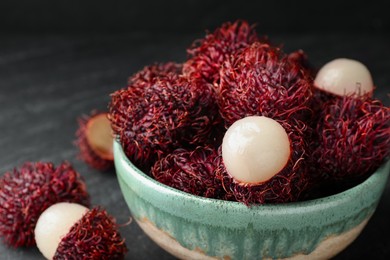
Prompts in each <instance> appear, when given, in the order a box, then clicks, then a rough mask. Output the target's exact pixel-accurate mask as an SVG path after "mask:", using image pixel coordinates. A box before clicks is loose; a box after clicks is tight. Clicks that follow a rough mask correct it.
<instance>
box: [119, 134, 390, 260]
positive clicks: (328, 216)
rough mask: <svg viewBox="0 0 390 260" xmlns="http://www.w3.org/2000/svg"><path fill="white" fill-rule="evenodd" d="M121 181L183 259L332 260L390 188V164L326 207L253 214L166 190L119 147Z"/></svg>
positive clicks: (313, 204) (153, 231)
mask: <svg viewBox="0 0 390 260" xmlns="http://www.w3.org/2000/svg"><path fill="white" fill-rule="evenodd" d="M114 158H115V168H116V171H117V176H118V181H119V184H120V187H121V190H122V193H123V195H124V198H125V200H126V203H127V204H128V206H129V208H130V211H131V213H132V215H133V218H134V219H135V220H136V222H137V223H138V224H139V226H140V227H141V228H142V229H143V230H144V232H145V233H146V234H147V235H148V236H149V237H150V238H151V239H152V240H154V241H155V242H156V243H157V244H158V245H159V246H161V247H162V248H164V249H165V250H166V251H168V252H169V253H171V254H172V255H174V256H176V257H178V258H181V259H284V258H288V259H329V258H331V257H333V256H335V255H336V254H337V253H339V252H340V251H342V250H343V249H344V248H346V247H347V246H348V245H349V244H350V243H352V241H353V240H354V239H355V238H356V237H357V236H358V235H359V234H360V232H361V231H362V230H363V228H364V227H365V225H366V224H367V222H368V220H369V219H370V217H371V216H372V215H373V213H374V211H375V209H376V207H377V205H378V202H379V200H380V197H381V195H382V193H383V190H384V188H385V185H386V182H387V178H388V174H389V168H390V161H389V162H387V163H386V164H385V165H383V166H382V167H381V168H380V169H379V170H378V171H377V172H376V173H375V174H373V175H372V176H370V177H369V178H368V179H367V180H366V181H364V182H363V183H361V184H359V185H357V186H355V187H353V188H351V189H349V190H347V191H344V192H342V193H339V194H336V195H332V196H329V197H324V198H320V199H315V200H310V201H304V202H297V203H286V204H278V205H259V206H253V207H247V206H245V205H244V204H242V203H238V202H230V201H222V200H216V199H208V198H203V197H199V196H194V195H191V194H188V193H185V192H181V191H178V190H176V189H173V188H171V187H168V186H166V185H164V184H161V183H159V182H157V181H155V180H154V179H152V178H151V177H149V176H147V175H146V174H144V173H143V172H141V171H140V170H139V169H137V168H136V167H135V166H134V165H133V164H132V163H131V162H130V161H129V160H128V159H127V157H126V155H125V154H124V152H123V150H122V148H121V145H120V144H119V143H118V142H117V141H115V142H114Z"/></svg>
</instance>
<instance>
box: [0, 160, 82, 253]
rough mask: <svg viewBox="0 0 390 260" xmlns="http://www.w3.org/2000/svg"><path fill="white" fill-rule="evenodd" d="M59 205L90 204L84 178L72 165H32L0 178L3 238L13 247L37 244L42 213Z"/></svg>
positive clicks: (0, 223)
mask: <svg viewBox="0 0 390 260" xmlns="http://www.w3.org/2000/svg"><path fill="white" fill-rule="evenodd" d="M57 202H75V203H79V204H82V205H89V195H88V193H87V191H86V185H85V183H84V180H83V179H82V177H81V176H80V175H79V174H78V173H77V172H76V171H75V170H74V169H73V167H72V166H71V165H70V164H69V163H68V162H64V163H62V164H60V165H59V166H58V167H55V166H54V165H53V164H52V163H48V162H36V163H32V162H28V163H25V164H23V166H22V167H20V168H19V169H16V168H15V169H14V170H13V171H10V172H6V173H5V174H4V175H3V176H2V177H1V179H0V235H1V236H2V237H3V239H4V241H5V243H6V244H8V245H9V246H12V247H20V246H31V245H34V244H35V239H34V228H35V225H36V222H37V220H38V217H39V216H40V214H41V213H42V212H43V211H44V210H45V209H46V208H48V207H49V206H51V205H53V204H55V203H57Z"/></svg>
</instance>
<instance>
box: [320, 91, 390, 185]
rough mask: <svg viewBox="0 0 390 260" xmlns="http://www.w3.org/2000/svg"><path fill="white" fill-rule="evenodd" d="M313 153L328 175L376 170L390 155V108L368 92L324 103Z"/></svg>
mask: <svg viewBox="0 0 390 260" xmlns="http://www.w3.org/2000/svg"><path fill="white" fill-rule="evenodd" d="M316 132H317V135H318V146H317V148H316V149H315V151H314V153H313V158H314V159H315V160H316V168H317V169H320V170H321V172H322V174H323V175H324V177H325V178H330V179H333V180H343V179H355V178H359V177H364V176H368V175H369V174H371V173H373V172H374V171H375V170H376V169H377V168H378V167H379V166H380V165H381V164H382V163H383V162H384V160H385V159H386V158H387V157H388V156H389V155H390V109H389V108H388V107H385V106H383V104H382V103H381V102H380V101H379V100H374V99H371V98H370V93H368V94H367V95H364V96H361V97H356V96H354V95H349V96H345V97H342V98H335V99H331V100H329V101H328V102H327V103H325V105H324V107H323V109H322V112H321V114H320V117H319V120H318V123H317V129H316Z"/></svg>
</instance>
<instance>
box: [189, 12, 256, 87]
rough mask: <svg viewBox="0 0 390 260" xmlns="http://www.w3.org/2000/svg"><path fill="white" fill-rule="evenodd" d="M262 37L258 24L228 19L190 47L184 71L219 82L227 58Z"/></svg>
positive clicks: (213, 82) (214, 83)
mask: <svg viewBox="0 0 390 260" xmlns="http://www.w3.org/2000/svg"><path fill="white" fill-rule="evenodd" d="M258 40H259V39H258V36H257V33H256V31H255V29H254V25H250V24H249V23H248V22H247V21H242V20H237V21H235V22H234V23H231V22H226V23H224V24H222V26H221V27H219V28H217V29H216V30H215V31H214V32H213V33H207V35H206V36H205V37H204V38H203V39H199V40H196V41H195V42H194V43H193V44H192V46H191V47H190V48H188V49H187V53H188V55H189V59H188V60H187V61H186V62H185V63H184V65H183V73H184V75H186V76H188V77H191V78H197V79H201V80H204V81H205V82H208V83H211V84H213V85H215V86H217V85H218V83H219V77H220V76H219V70H220V68H221V66H222V64H223V63H224V62H225V60H227V59H228V58H229V57H230V55H231V54H232V53H234V52H235V51H237V50H240V49H242V48H244V47H246V46H248V45H250V44H251V43H253V42H255V41H258Z"/></svg>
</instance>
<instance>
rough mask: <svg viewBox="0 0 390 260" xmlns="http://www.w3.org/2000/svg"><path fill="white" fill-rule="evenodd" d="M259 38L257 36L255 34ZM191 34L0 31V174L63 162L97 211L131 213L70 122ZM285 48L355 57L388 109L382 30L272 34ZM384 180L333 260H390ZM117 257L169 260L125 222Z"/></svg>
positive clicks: (174, 55)
mask: <svg viewBox="0 0 390 260" xmlns="http://www.w3.org/2000/svg"><path fill="white" fill-rule="evenodd" d="M259 32H260V30H259ZM200 35H202V34H197V35H190V34H188V35H183V34H174V33H172V34H148V33H137V34H135V33H134V34H124V33H123V34H114V33H113V34H1V35H0V145H1V149H0V174H3V173H4V172H5V171H7V170H10V169H12V168H14V167H17V166H19V165H21V164H22V163H23V162H25V161H39V160H41V161H52V162H54V163H56V164H58V163H60V162H61V161H63V160H68V161H70V162H71V163H72V164H73V165H74V166H75V168H76V170H78V171H79V172H80V173H81V174H82V175H83V176H84V178H85V179H86V183H87V185H88V189H89V192H90V194H91V197H92V204H93V205H98V204H99V205H102V206H104V207H105V208H106V209H107V210H108V211H109V212H110V213H111V214H112V215H114V216H115V217H116V218H117V221H118V222H119V223H126V222H127V221H128V220H129V217H130V213H129V211H128V209H127V207H126V204H125V201H124V199H123V197H122V194H121V192H120V190H119V185H118V182H117V179H116V175H115V171H113V170H112V171H109V172H99V171H96V170H93V169H90V168H89V167H88V166H87V165H86V164H84V163H83V162H81V161H79V160H78V159H77V153H78V150H77V148H76V147H75V146H74V145H73V141H74V133H75V131H76V129H77V127H78V126H77V120H76V119H77V117H79V116H80V115H82V114H87V113H89V112H90V111H91V110H92V109H99V110H105V109H106V108H107V104H108V101H109V94H110V93H112V92H113V91H115V90H117V89H119V88H121V87H123V86H125V84H126V81H127V77H128V76H130V75H131V74H132V73H134V72H136V71H137V70H139V69H141V68H142V67H143V66H144V65H147V64H150V63H153V62H156V61H161V62H163V61H169V60H173V61H178V62H180V61H183V60H184V59H185V57H186V53H185V48H186V47H187V46H189V45H190V43H191V42H192V40H193V39H195V38H196V37H199V36H200ZM269 37H270V39H271V40H272V41H274V42H276V43H284V46H285V49H286V50H288V51H292V50H296V49H303V50H305V51H306V52H307V54H308V55H309V58H310V59H311V61H312V63H313V64H314V65H315V66H321V65H323V64H324V63H326V62H327V61H329V60H331V59H334V58H337V57H348V58H354V59H357V60H360V61H361V62H363V63H364V64H366V65H367V67H368V68H369V69H370V70H371V72H372V75H373V79H374V83H375V84H376V86H377V90H376V94H375V96H376V97H377V98H379V99H381V100H383V102H384V103H385V104H386V105H387V106H389V105H390V99H389V97H388V95H387V93H389V92H390V77H389V69H390V49H389V47H388V46H390V34H385V35H384V34H323V33H322V34H275V35H271V34H270V35H269ZM389 204H390V183H389V182H388V183H387V186H386V190H385V192H384V194H383V197H382V200H381V202H380V204H379V206H378V208H377V211H376V212H375V214H374V215H373V217H372V219H371V220H370V222H369V223H368V225H367V227H366V228H365V229H364V230H363V232H362V234H361V235H360V236H359V237H358V239H357V240H356V241H355V242H354V243H353V244H352V245H351V246H350V247H349V248H348V249H347V250H346V251H344V252H343V253H341V254H340V255H339V256H337V257H336V258H335V259H354V258H356V257H359V258H370V259H389V258H390V240H389V239H388V238H387V235H386V233H385V232H384V231H385V230H390V222H389V221H388V219H389V218H390V208H389V206H388V205H389ZM121 232H122V234H123V235H124V236H125V238H126V240H127V245H128V247H129V250H130V251H129V253H128V254H127V258H126V259H174V258H173V257H171V256H170V255H169V254H168V253H166V252H164V251H163V250H162V249H160V248H159V247H158V246H157V245H155V244H154V243H153V242H152V241H151V240H150V239H148V238H147V237H146V235H145V234H144V233H143V232H142V231H141V230H140V229H139V228H138V226H137V225H136V224H135V222H133V223H132V224H130V225H127V226H123V227H121ZM0 259H12V260H21V259H31V260H34V259H42V256H41V255H40V253H39V252H38V250H37V249H35V248H31V249H17V250H14V249H10V248H7V247H6V246H4V245H3V244H2V243H0Z"/></svg>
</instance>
